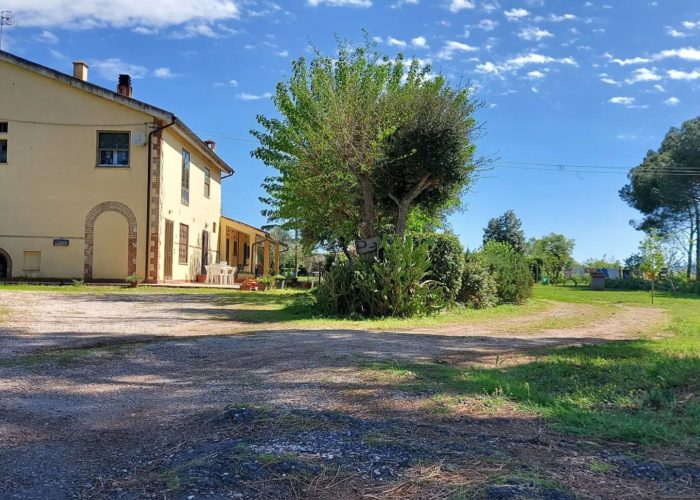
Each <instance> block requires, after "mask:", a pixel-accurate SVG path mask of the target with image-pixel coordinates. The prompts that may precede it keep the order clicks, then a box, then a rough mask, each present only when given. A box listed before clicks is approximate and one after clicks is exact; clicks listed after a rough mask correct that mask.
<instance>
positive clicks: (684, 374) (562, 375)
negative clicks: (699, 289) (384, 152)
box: [370, 287, 700, 452]
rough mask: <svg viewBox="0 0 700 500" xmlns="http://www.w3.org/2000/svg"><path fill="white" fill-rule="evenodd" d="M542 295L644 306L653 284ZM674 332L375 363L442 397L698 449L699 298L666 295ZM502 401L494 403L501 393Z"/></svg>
mask: <svg viewBox="0 0 700 500" xmlns="http://www.w3.org/2000/svg"><path fill="white" fill-rule="evenodd" d="M536 293H537V295H538V297H540V298H546V299H548V300H561V301H566V302H579V303H604V304H605V303H607V304H644V303H647V301H648V299H649V298H648V293H646V292H617V291H616V292H592V291H587V290H582V289H573V288H572V289H569V288H556V287H538V288H537V290H536ZM656 307H661V308H664V309H666V310H668V311H669V313H670V323H669V325H668V328H669V329H670V331H671V332H673V334H674V335H673V336H671V337H667V338H663V339H661V340H637V341H627V342H610V343H607V344H599V345H593V346H583V347H572V348H565V349H552V350H549V351H548V352H547V353H545V354H544V355H543V356H542V357H540V358H538V359H537V361H535V362H530V363H527V364H523V365H517V366H512V367H507V368H472V369H462V368H456V367H453V366H449V365H445V364H438V363H397V362H395V361H391V362H385V363H374V364H373V365H372V366H371V367H370V369H373V370H379V371H388V372H390V373H392V374H395V375H398V374H400V375H401V377H403V378H406V379H408V382H407V384H406V385H407V386H408V387H407V388H408V389H410V390H416V389H419V390H422V391H429V392H430V393H432V394H433V398H438V399H437V400H438V401H440V402H441V403H442V404H443V405H444V403H445V402H446V401H450V398H453V399H452V401H459V400H460V398H477V397H481V398H484V397H487V398H495V399H496V400H500V399H501V398H506V399H507V400H509V401H512V402H515V403H516V404H517V405H518V406H519V407H521V408H522V409H525V410H527V411H529V412H531V413H534V414H537V415H541V416H543V417H546V418H549V419H551V420H553V421H554V422H555V423H556V425H557V426H558V427H559V428H560V429H562V430H565V431H568V432H572V433H577V434H583V435H589V436H593V437H597V438H600V439H605V440H620V441H628V442H637V443H643V444H649V445H657V446H661V445H675V446H680V447H682V448H685V449H687V450H691V451H695V452H697V451H698V450H700V398H699V394H700V376H698V374H700V302H699V301H698V300H697V297H670V296H663V297H660V298H659V300H658V301H657V306H656ZM494 403H497V401H494Z"/></svg>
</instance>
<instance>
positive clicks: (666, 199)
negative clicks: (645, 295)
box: [620, 117, 700, 276]
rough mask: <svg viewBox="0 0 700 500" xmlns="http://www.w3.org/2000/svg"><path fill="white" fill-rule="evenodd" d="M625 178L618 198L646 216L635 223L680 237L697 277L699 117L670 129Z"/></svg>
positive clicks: (699, 261) (699, 248) (699, 267)
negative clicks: (656, 148) (693, 262)
mask: <svg viewBox="0 0 700 500" xmlns="http://www.w3.org/2000/svg"><path fill="white" fill-rule="evenodd" d="M628 179H629V183H628V184H627V185H626V186H624V187H623V188H622V189H621V190H620V197H621V198H622V199H623V200H624V201H625V202H627V203H628V204H629V205H630V206H631V207H633V208H635V209H637V210H639V211H640V212H641V213H642V214H643V215H644V216H645V217H644V219H643V220H642V221H640V222H636V223H635V226H636V227H637V228H638V229H642V230H644V231H646V232H651V231H652V230H654V231H658V232H659V233H660V234H662V235H664V236H669V235H670V234H674V235H675V237H676V238H677V239H680V240H681V241H682V242H683V246H684V247H685V249H686V252H687V254H688V261H689V263H688V271H689V270H690V269H691V262H692V255H693V249H695V266H696V275H697V276H700V246H699V245H697V235H698V228H699V227H700V117H698V118H695V119H693V120H689V121H686V122H685V123H683V125H682V126H681V128H672V129H671V130H670V131H669V132H668V134H666V137H665V138H664V140H663V141H662V143H661V146H660V147H659V149H658V150H656V151H649V152H648V153H647V155H646V157H645V158H644V160H643V161H642V163H641V164H640V165H638V166H637V167H635V168H633V169H632V170H631V171H630V173H629V175H628ZM679 235H680V236H679ZM688 274H689V273H688Z"/></svg>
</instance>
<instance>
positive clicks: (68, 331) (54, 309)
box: [0, 292, 665, 360]
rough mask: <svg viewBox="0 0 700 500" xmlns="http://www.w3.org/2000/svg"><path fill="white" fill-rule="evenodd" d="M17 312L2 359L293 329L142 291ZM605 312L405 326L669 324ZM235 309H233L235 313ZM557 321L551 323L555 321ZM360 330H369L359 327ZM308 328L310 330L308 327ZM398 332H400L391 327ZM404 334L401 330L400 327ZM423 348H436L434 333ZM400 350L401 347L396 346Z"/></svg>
mask: <svg viewBox="0 0 700 500" xmlns="http://www.w3.org/2000/svg"><path fill="white" fill-rule="evenodd" d="M0 299H2V302H1V303H2V305H3V307H6V308H7V309H9V310H10V311H11V314H10V315H9V318H7V319H5V320H4V321H3V322H2V323H0V326H1V328H2V330H1V332H2V335H0V360H2V359H3V358H4V359H8V358H11V357H15V356H17V355H23V354H32V353H40V352H45V351H47V350H53V349H66V348H80V347H90V346H103V345H108V344H123V343H128V342H135V343H138V342H147V341H151V340H155V339H159V338H162V339H168V338H196V337H200V336H217V335H227V334H233V333H245V332H258V331H260V330H261V329H264V330H265V331H276V330H288V328H289V326H288V325H287V324H284V323H264V324H255V323H251V322H244V321H237V320H235V319H229V316H230V317H231V318H235V317H236V316H235V312H236V311H237V310H238V309H237V308H239V307H240V305H239V304H235V305H228V306H225V305H222V304H221V303H220V302H219V301H218V300H217V299H218V297H217V296H216V295H195V294H181V295H176V294H164V295H161V294H151V293H149V294H139V295H136V294H135V295H126V294H124V295H119V294H109V295H93V294H59V293H27V292H21V293H11V292H5V293H2V294H1V295H0ZM609 309H610V310H601V309H600V308H595V307H593V306H589V305H586V304H567V303H563V302H550V303H548V306H547V308H546V309H545V310H543V311H538V312H534V313H529V314H527V315H525V316H520V317H517V318H500V319H497V320H494V321H491V322H488V323H485V322H478V323H471V324H469V323H467V324H455V325H439V326H436V327H430V328H414V329H410V330H402V331H399V332H398V333H401V334H409V333H411V334H418V335H439V336H440V337H489V336H493V337H497V338H499V339H501V340H494V342H495V343H494V344H493V345H491V343H489V341H488V340H486V339H485V338H484V339H479V340H478V342H479V344H480V345H482V346H483V347H484V348H485V349H490V348H491V347H495V348H504V349H509V348H513V349H516V350H517V349H520V348H532V347H535V346H538V345H539V346H542V347H546V346H548V345H557V344H572V343H580V342H587V341H595V339H600V340H621V339H626V338H633V337H638V336H639V334H640V333H641V332H642V330H651V329H653V327H654V326H656V325H658V324H660V323H662V322H663V321H664V319H665V318H664V316H663V313H662V312H661V311H659V310H658V309H651V308H643V307H630V306H617V307H612V308H609ZM227 312H229V313H230V314H227ZM558 319H569V320H571V319H573V320H575V321H576V322H580V323H581V326H576V327H568V328H561V327H556V324H557V320H558ZM550 322H551V324H552V325H555V327H554V328H552V327H550V325H549V323H550ZM353 328H361V325H360V326H359V327H353ZM304 331H309V330H308V329H305V330H304ZM387 333H392V332H387ZM394 333H396V332H394ZM426 338H427V339H428V341H427V342H425V345H421V346H418V351H420V350H421V349H427V350H428V351H429V352H433V353H434V347H435V344H434V342H433V340H432V337H431V336H429V337H426ZM392 352H393V351H392Z"/></svg>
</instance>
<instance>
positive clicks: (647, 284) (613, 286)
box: [605, 278, 651, 290]
mask: <svg viewBox="0 0 700 500" xmlns="http://www.w3.org/2000/svg"><path fill="white" fill-rule="evenodd" d="M605 288H607V289H610V290H651V281H648V280H645V279H642V278H624V279H617V280H614V279H609V278H605Z"/></svg>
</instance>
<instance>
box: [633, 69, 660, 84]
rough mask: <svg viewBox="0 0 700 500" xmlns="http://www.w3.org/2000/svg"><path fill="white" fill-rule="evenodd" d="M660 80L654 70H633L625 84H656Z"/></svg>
mask: <svg viewBox="0 0 700 500" xmlns="http://www.w3.org/2000/svg"><path fill="white" fill-rule="evenodd" d="M659 80H661V76H660V75H658V74H657V73H656V71H655V70H653V69H649V68H639V69H636V70H634V72H633V73H632V76H630V77H629V78H627V79H626V80H625V83H627V84H633V83H639V82H658V81H659Z"/></svg>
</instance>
